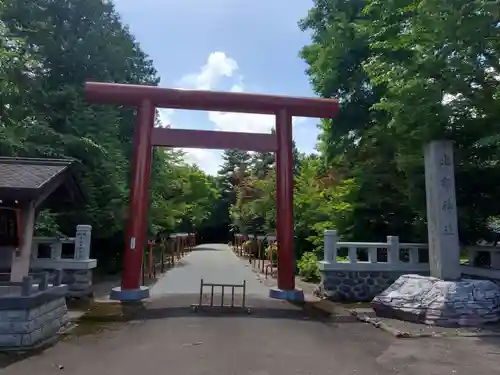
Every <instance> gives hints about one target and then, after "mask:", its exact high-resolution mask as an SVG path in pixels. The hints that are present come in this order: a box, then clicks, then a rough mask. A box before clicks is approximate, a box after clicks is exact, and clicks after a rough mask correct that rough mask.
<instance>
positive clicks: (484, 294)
mask: <svg viewBox="0 0 500 375" xmlns="http://www.w3.org/2000/svg"><path fill="white" fill-rule="evenodd" d="M425 187H426V196H427V221H428V224H427V225H428V236H429V265H430V271H431V276H430V277H429V276H420V275H403V276H401V277H399V278H398V279H397V280H396V281H395V282H394V283H393V284H392V285H391V286H390V287H389V288H387V289H386V290H385V291H383V292H382V293H381V294H379V295H378V296H376V297H375V298H374V299H373V301H372V307H373V309H374V310H375V312H376V313H377V315H378V316H385V317H391V318H397V319H402V320H409V321H414V322H419V323H425V324H435V325H439V326H445V327H446V326H479V325H482V324H485V323H491V322H497V321H499V320H500V287H499V286H497V285H496V284H495V283H493V282H492V281H489V280H468V279H461V273H460V246H459V240H458V225H457V208H456V198H455V176H454V167H453V146H452V143H451V142H450V141H433V142H431V143H429V144H428V145H427V146H426V147H425Z"/></svg>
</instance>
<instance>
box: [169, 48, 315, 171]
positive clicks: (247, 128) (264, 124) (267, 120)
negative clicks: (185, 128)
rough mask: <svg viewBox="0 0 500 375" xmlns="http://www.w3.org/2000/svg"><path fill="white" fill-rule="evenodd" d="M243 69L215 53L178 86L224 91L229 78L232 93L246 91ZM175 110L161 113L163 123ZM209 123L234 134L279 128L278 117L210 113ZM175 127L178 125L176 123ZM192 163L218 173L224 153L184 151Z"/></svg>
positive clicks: (225, 56)
mask: <svg viewBox="0 0 500 375" xmlns="http://www.w3.org/2000/svg"><path fill="white" fill-rule="evenodd" d="M238 70H239V66H238V63H237V62H236V60H234V59H232V58H231V57H229V56H227V55H226V54H225V53H224V52H220V51H218V52H212V53H211V54H210V55H209V56H208V58H207V62H206V63H205V64H204V65H203V66H202V67H201V68H200V71H199V72H197V73H190V74H187V75H186V76H184V77H182V78H181V79H180V81H179V83H178V86H180V87H181V88H183V89H195V90H220V86H221V82H222V81H223V80H224V79H229V80H231V81H233V82H232V86H231V87H230V89H229V91H231V92H244V91H245V85H244V81H243V77H242V76H241V75H237V73H238ZM172 114H173V111H172V110H170V111H169V110H161V111H160V118H161V121H162V124H165V125H166V124H169V123H170V119H171V117H172ZM208 120H209V121H210V122H212V123H213V127H214V129H215V130H219V131H234V132H248V133H270V132H271V129H272V128H274V127H275V116H273V115H260V114H247V113H232V112H208ZM305 120H306V119H305V118H300V117H298V118H294V122H293V125H294V126H296V125H297V124H300V123H303V122H304V121H305ZM172 126H173V127H176V126H175V123H173V124H172ZM183 151H184V152H186V158H187V160H188V161H189V162H191V163H195V164H197V165H198V166H199V167H200V168H201V169H203V170H204V171H205V172H207V173H209V174H215V173H216V172H217V170H218V169H219V166H220V164H221V162H222V158H221V156H222V151H221V150H201V149H184V150H183Z"/></svg>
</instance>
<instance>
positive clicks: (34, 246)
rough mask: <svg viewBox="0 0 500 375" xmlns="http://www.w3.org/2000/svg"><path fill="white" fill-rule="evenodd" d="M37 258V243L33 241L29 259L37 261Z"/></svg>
mask: <svg viewBox="0 0 500 375" xmlns="http://www.w3.org/2000/svg"><path fill="white" fill-rule="evenodd" d="M37 258H38V242H36V241H35V239H33V240H32V242H31V259H37Z"/></svg>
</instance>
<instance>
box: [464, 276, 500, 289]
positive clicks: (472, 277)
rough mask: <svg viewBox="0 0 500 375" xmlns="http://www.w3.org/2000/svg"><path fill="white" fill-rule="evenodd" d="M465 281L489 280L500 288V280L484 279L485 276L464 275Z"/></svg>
mask: <svg viewBox="0 0 500 375" xmlns="http://www.w3.org/2000/svg"><path fill="white" fill-rule="evenodd" d="M462 278H463V279H471V280H489V281H492V282H494V283H495V284H497V285H498V286H500V279H494V278H492V277H483V276H477V275H469V274H465V273H463V274H462Z"/></svg>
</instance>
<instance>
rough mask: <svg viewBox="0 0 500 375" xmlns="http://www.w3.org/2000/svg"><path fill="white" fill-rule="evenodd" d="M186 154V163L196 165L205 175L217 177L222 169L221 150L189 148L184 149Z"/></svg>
mask: <svg viewBox="0 0 500 375" xmlns="http://www.w3.org/2000/svg"><path fill="white" fill-rule="evenodd" d="M183 151H184V152H185V153H186V161H187V162H188V163H190V164H196V165H197V166H198V167H200V168H201V169H202V170H203V171H204V172H205V173H208V174H211V175H213V176H214V175H216V174H217V171H218V170H219V168H220V164H221V160H222V151H221V150H207V149H196V148H187V149H183Z"/></svg>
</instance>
